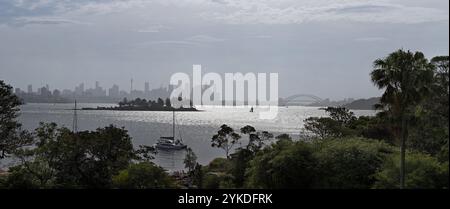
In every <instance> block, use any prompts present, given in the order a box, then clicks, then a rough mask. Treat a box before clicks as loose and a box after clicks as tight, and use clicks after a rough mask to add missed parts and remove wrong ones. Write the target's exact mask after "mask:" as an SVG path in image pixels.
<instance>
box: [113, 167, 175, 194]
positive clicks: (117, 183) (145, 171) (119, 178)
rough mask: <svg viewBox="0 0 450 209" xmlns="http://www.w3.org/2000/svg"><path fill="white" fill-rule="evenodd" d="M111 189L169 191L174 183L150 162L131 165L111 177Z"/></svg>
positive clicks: (173, 186)
mask: <svg viewBox="0 0 450 209" xmlns="http://www.w3.org/2000/svg"><path fill="white" fill-rule="evenodd" d="M113 187H116V188H120V189H170V188H175V187H176V184H175V181H174V180H173V179H172V178H171V177H170V176H169V175H168V174H167V173H166V171H165V170H164V169H163V168H161V167H159V166H156V165H155V164H153V163H152V162H141V163H137V164H131V165H130V166H129V167H128V168H127V169H125V170H122V171H120V172H119V174H118V175H116V176H114V177H113Z"/></svg>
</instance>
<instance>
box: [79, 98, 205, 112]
mask: <svg viewBox="0 0 450 209" xmlns="http://www.w3.org/2000/svg"><path fill="white" fill-rule="evenodd" d="M118 105H119V106H114V107H96V108H89V107H86V108H81V109H82V110H116V111H199V110H197V109H196V108H195V107H193V105H192V103H190V104H189V107H179V108H175V107H172V103H171V101H170V99H169V98H167V99H165V100H163V99H161V98H158V99H157V100H156V101H154V100H146V99H141V98H136V99H134V100H131V101H128V100H127V98H124V99H123V100H122V101H121V102H119V103H118Z"/></svg>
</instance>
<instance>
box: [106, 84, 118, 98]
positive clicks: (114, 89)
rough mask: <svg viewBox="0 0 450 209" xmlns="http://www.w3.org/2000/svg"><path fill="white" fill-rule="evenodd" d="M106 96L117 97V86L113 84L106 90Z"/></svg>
mask: <svg viewBox="0 0 450 209" xmlns="http://www.w3.org/2000/svg"><path fill="white" fill-rule="evenodd" d="M108 96H109V97H112V98H119V97H120V96H119V86H118V85H116V84H114V85H113V86H112V87H111V88H110V89H109V92H108Z"/></svg>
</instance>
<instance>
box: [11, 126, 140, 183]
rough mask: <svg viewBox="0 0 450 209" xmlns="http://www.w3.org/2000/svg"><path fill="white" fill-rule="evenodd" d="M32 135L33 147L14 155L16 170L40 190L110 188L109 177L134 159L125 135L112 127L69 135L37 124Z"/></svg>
mask: <svg viewBox="0 0 450 209" xmlns="http://www.w3.org/2000/svg"><path fill="white" fill-rule="evenodd" d="M35 132H36V133H35V136H36V137H35V138H34V139H33V141H34V146H31V147H27V148H23V149H21V150H19V151H17V152H16V156H17V157H18V158H19V159H21V162H22V163H21V164H20V165H19V166H17V168H16V169H17V170H19V169H20V170H23V171H24V172H26V173H28V174H30V175H32V176H33V179H38V180H39V185H40V187H47V186H46V185H48V184H47V183H50V182H51V183H52V184H54V186H55V187H64V188H110V187H111V184H112V176H114V175H117V174H118V172H119V171H120V170H123V169H125V168H127V167H128V165H129V163H130V162H131V161H132V160H133V159H138V156H137V153H136V151H135V150H134V149H133V146H132V144H131V138H130V137H129V136H128V134H127V131H126V130H124V129H120V128H116V127H114V126H108V127H105V128H98V129H97V130H96V131H83V132H77V133H73V132H72V131H70V130H68V129H67V128H57V126H56V124H44V123H41V125H40V127H39V128H37V129H36V131H35ZM18 173H20V172H18Z"/></svg>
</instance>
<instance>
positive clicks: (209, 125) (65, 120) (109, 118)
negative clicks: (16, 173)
mask: <svg viewBox="0 0 450 209" xmlns="http://www.w3.org/2000/svg"><path fill="white" fill-rule="evenodd" d="M97 106H114V104H78V108H83V107H97ZM71 109H73V104H26V105H23V106H22V107H21V115H20V118H19V119H20V121H21V123H22V124H23V126H24V128H26V129H30V130H32V129H34V128H36V127H37V126H38V124H39V122H41V121H43V122H56V123H57V124H59V125H60V126H66V127H69V128H71V127H72V121H73V110H71ZM202 110H203V111H199V112H177V114H176V123H177V130H176V134H177V135H180V136H181V137H182V138H183V140H184V142H185V144H187V145H188V146H189V147H191V148H192V150H193V151H194V152H195V153H196V154H197V156H198V162H199V163H201V164H207V163H208V162H209V161H211V160H212V159H214V158H215V157H220V156H224V152H223V151H222V150H220V149H217V148H212V147H211V145H210V139H211V137H212V135H214V133H215V132H217V130H218V128H219V126H220V125H222V124H228V125H229V126H231V127H233V128H235V129H236V130H238V129H239V128H240V127H242V126H245V125H251V126H253V127H255V128H256V129H257V130H266V131H269V132H272V133H274V135H277V134H280V133H288V134H291V135H298V133H299V131H300V128H301V127H302V126H303V120H304V119H305V118H307V117H311V116H324V115H325V112H324V111H323V110H319V108H318V107H288V108H286V107H280V108H279V110H278V116H277V118H276V119H274V120H263V119H259V114H258V112H259V111H266V110H265V109H264V110H263V109H259V108H255V111H254V112H253V113H251V112H249V109H248V108H221V107H212V106H211V107H203V108H202ZM354 112H355V114H356V115H372V114H374V112H373V111H354ZM77 113H78V129H79V130H94V129H96V128H98V127H104V126H107V125H109V124H114V125H116V126H119V127H122V126H123V127H125V128H126V129H127V130H128V131H129V134H130V136H131V137H132V138H133V144H134V146H139V145H153V144H154V143H156V140H157V139H158V138H159V137H160V136H171V135H172V112H153V111H105V110H98V111H97V110H85V111H83V110H79V111H77ZM243 143H245V142H243ZM184 155H185V153H184V151H176V152H172V151H171V152H163V151H160V152H158V154H157V156H156V159H155V160H154V161H155V162H156V163H157V164H159V165H161V166H162V167H164V168H166V169H168V170H181V169H183V167H184V165H183V158H184Z"/></svg>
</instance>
